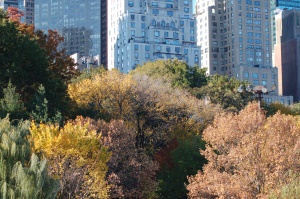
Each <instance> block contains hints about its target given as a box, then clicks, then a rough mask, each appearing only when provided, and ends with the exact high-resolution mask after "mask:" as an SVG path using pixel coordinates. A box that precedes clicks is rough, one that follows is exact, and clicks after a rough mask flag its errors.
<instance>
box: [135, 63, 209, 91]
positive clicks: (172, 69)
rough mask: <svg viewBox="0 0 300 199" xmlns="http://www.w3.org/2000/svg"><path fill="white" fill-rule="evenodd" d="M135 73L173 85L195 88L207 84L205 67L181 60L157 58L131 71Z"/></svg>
mask: <svg viewBox="0 0 300 199" xmlns="http://www.w3.org/2000/svg"><path fill="white" fill-rule="evenodd" d="M131 74H133V75H140V76H143V75H146V76H148V77H151V78H154V79H159V80H160V81H163V82H166V83H169V84H171V86H172V87H179V88H194V87H201V86H203V85H206V83H207V81H206V74H205V69H200V68H199V67H198V66H188V65H187V63H185V62H182V61H179V60H157V61H155V62H147V63H146V64H144V65H143V66H140V67H138V68H136V69H135V70H133V71H131Z"/></svg>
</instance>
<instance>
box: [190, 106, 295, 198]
mask: <svg viewBox="0 0 300 199" xmlns="http://www.w3.org/2000/svg"><path fill="white" fill-rule="evenodd" d="M298 124H299V118H298V117H294V116H291V115H282V114H280V113H277V114H275V115H274V116H272V117H268V118H266V117H265V115H264V113H263V112H262V111H260V110H258V108H257V104H255V103H253V104H250V105H249V106H247V108H246V109H244V110H242V111H241V112H240V113H239V114H233V113H224V114H221V115H219V116H217V117H216V118H215V120H214V123H213V124H212V125H211V126H209V127H208V128H207V129H206V130H205V131H204V133H203V138H204V140H205V141H206V142H207V144H206V150H205V151H202V152H201V154H203V155H204V156H205V158H206V159H207V160H208V164H206V165H205V166H204V168H203V172H202V171H199V172H198V174H197V175H195V176H193V177H190V178H189V182H190V184H189V185H188V186H187V189H188V191H189V194H188V196H189V198H216V197H219V198H257V197H266V196H268V195H269V194H270V193H272V191H273V190H274V189H277V188H278V186H282V184H288V183H290V182H291V181H292V179H293V178H292V177H291V175H289V173H290V172H291V173H295V174H297V175H298V174H299V168H298V165H299V163H300V162H299V161H300V160H299V158H298V156H299V149H300V148H299V147H300V139H299V138H300V129H299V125H298Z"/></svg>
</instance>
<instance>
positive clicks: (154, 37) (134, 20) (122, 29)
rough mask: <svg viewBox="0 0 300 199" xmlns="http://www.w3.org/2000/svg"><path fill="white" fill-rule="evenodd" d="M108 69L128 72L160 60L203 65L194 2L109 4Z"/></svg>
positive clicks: (120, 0) (127, 0)
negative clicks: (197, 35) (146, 63)
mask: <svg viewBox="0 0 300 199" xmlns="http://www.w3.org/2000/svg"><path fill="white" fill-rule="evenodd" d="M107 3H108V15H107V16H108V19H107V27H108V29H107V30H108V40H107V42H108V49H107V50H108V54H107V56H108V68H109V69H112V68H117V69H119V70H120V71H122V72H125V73H127V72H129V71H130V70H132V69H134V68H135V67H136V66H138V65H142V64H143V63H145V62H148V61H155V60H157V59H178V60H182V61H185V62H187V63H188V64H189V65H192V66H194V65H200V48H199V46H197V43H196V21H195V18H194V17H193V9H192V8H193V2H192V0H111V1H108V2H107Z"/></svg>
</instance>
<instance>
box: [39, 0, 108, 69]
mask: <svg viewBox="0 0 300 199" xmlns="http://www.w3.org/2000/svg"><path fill="white" fill-rule="evenodd" d="M106 2H107V0H80V1H79V0H74V1H70V0H35V26H36V28H38V29H41V30H44V31H47V30H48V29H56V30H58V32H59V33H60V34H61V35H62V36H63V37H64V38H65V41H64V43H63V44H62V47H63V48H66V50H67V53H68V54H69V55H72V54H75V53H78V54H79V56H80V57H83V56H85V57H95V56H98V57H100V59H101V60H100V63H101V64H103V63H104V64H105V63H106V52H105V50H104V49H107V46H106V45H107V43H106V33H105V32H106V8H107V7H106V5H107V4H106Z"/></svg>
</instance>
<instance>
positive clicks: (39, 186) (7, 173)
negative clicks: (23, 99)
mask: <svg viewBox="0 0 300 199" xmlns="http://www.w3.org/2000/svg"><path fill="white" fill-rule="evenodd" d="M28 128H29V123H28V122H24V123H20V124H19V125H18V126H12V125H11V124H10V122H9V119H8V118H4V119H2V120H0V143H1V144H0V171H1V172H0V197H1V198H3V199H6V198H7V199H8V198H11V199H14V198H24V199H40V198H55V196H56V193H57V191H58V189H59V184H58V182H57V181H55V180H53V179H52V178H50V177H49V176H48V174H47V164H46V160H45V159H43V160H41V161H39V158H38V157H37V156H36V155H35V154H31V151H30V145H29V142H28V141H27V140H26V136H27V135H28V134H29V130H28Z"/></svg>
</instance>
